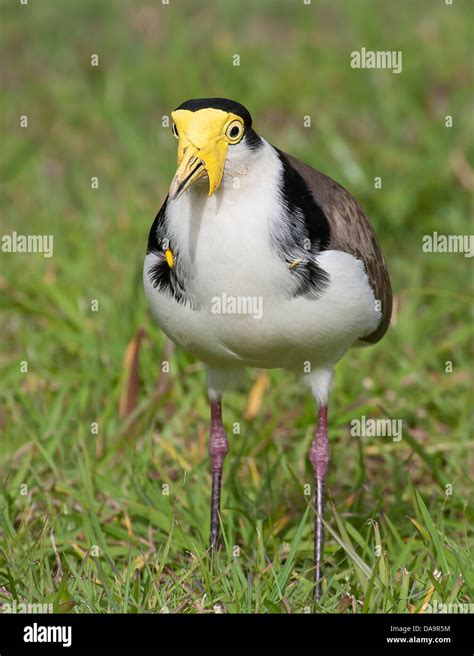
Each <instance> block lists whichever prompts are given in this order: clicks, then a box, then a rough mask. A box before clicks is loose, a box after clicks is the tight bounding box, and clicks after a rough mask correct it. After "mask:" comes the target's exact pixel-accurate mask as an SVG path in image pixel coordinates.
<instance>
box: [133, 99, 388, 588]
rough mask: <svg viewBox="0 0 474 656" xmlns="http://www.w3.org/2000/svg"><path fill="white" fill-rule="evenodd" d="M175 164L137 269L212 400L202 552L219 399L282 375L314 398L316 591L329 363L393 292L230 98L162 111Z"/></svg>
mask: <svg viewBox="0 0 474 656" xmlns="http://www.w3.org/2000/svg"><path fill="white" fill-rule="evenodd" d="M171 118H172V122H171V123H172V132H173V135H174V137H175V138H176V139H177V141H178V148H177V164H178V165H177V169H176V173H175V175H174V177H173V179H172V181H171V184H170V187H169V191H168V195H167V197H166V199H165V201H164V203H163V205H162V206H161V208H160V210H159V211H158V213H157V215H156V217H155V220H154V222H153V224H152V226H151V229H150V232H149V236H148V244H147V250H146V255H145V261H144V268H143V282H144V288H145V294H146V296H147V299H148V303H149V305H150V308H151V312H152V315H153V316H154V318H155V319H156V321H157V322H158V325H159V326H160V328H161V329H162V331H163V332H164V333H165V334H166V335H167V336H168V338H170V339H171V340H172V341H173V342H174V343H175V344H176V345H178V346H179V347H181V348H183V349H184V350H185V351H187V352H188V353H190V354H191V355H192V356H194V357H195V358H197V359H199V360H201V361H202V362H203V363H204V366H205V370H206V378H207V392H208V399H209V404H210V435H209V444H208V452H209V456H210V464H211V471H212V489H211V506H210V520H211V521H210V550H211V552H212V553H215V551H216V550H217V549H218V547H219V542H220V537H219V531H220V521H222V520H221V517H220V496H221V481H222V473H223V466H224V460H225V457H226V455H227V453H228V452H229V443H228V439H227V435H226V431H225V428H224V424H223V419H222V399H223V395H224V393H225V392H227V391H228V390H230V389H232V388H234V387H235V386H238V385H239V384H240V381H241V380H242V377H243V376H244V377H245V371H246V370H248V369H249V368H250V369H253V368H257V369H259V370H261V369H283V370H285V371H286V372H288V374H296V375H297V377H298V379H299V380H301V381H302V384H306V385H307V386H308V387H309V389H310V390H311V392H312V395H313V398H314V401H315V404H316V407H317V427H316V432H315V436H314V440H313V441H312V444H311V448H310V452H309V460H310V462H311V465H312V469H313V473H314V494H313V495H312V503H313V508H314V568H313V571H314V587H313V590H314V596H315V599H316V600H317V601H319V600H320V599H321V596H322V594H323V579H324V576H323V549H324V497H325V483H326V476H327V471H328V465H329V442H328V401H329V395H330V391H331V388H332V385H333V379H334V369H335V365H336V364H337V363H338V362H339V360H340V359H341V358H342V357H343V355H344V354H345V353H346V352H347V351H348V350H349V349H350V348H351V347H354V346H363V345H370V344H374V343H376V342H378V341H379V340H380V339H381V338H382V337H383V335H384V334H385V332H386V331H387V328H388V326H389V323H390V317H391V310H392V291H391V284H390V278H389V273H388V269H387V265H386V261H385V259H384V256H383V253H382V251H381V248H380V245H379V242H378V240H377V238H376V236H375V232H374V230H373V228H372V226H371V224H370V223H369V220H368V218H367V216H366V215H365V213H364V211H363V210H362V208H361V206H360V204H359V203H358V202H357V201H356V199H355V198H354V197H353V196H352V195H351V194H350V193H349V192H348V191H347V190H346V189H345V188H344V187H343V186H341V185H340V184H338V183H337V182H336V181H335V180H333V179H332V178H330V177H328V176H327V175H325V174H323V173H321V172H319V171H317V170H315V169H313V168H312V167H311V166H309V165H308V164H305V163H303V162H301V161H299V160H298V159H297V158H295V157H293V156H292V155H289V154H287V153H285V152H284V151H282V150H280V149H279V148H277V147H275V146H273V145H272V144H271V143H270V142H269V141H267V140H266V139H265V138H264V137H262V136H260V135H259V134H257V132H256V131H255V130H254V129H253V127H252V117H251V115H250V113H249V111H248V110H247V109H246V108H245V107H244V106H243V105H242V104H240V103H239V102H237V101H233V100H229V99H226V98H198V99H191V100H187V101H186V102H184V103H182V104H181V105H179V107H177V108H176V109H175V110H174V111H173V112H171Z"/></svg>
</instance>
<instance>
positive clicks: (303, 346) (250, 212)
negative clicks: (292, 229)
mask: <svg viewBox="0 0 474 656" xmlns="http://www.w3.org/2000/svg"><path fill="white" fill-rule="evenodd" d="M281 176H282V167H281V163H280V160H279V158H278V155H277V153H276V152H275V150H274V149H273V148H272V147H271V146H270V145H268V144H266V143H265V145H264V147H263V148H260V149H258V150H257V151H255V154H254V156H253V159H252V160H251V161H250V162H249V164H248V166H247V170H246V171H245V173H244V174H242V175H237V176H235V177H232V176H229V175H226V176H224V179H223V183H222V184H221V186H220V188H219V189H218V190H217V192H216V193H215V194H214V195H213V196H211V197H208V196H207V194H206V190H205V189H204V188H202V187H201V188H198V187H191V188H190V189H189V190H188V191H187V192H185V193H184V194H183V196H181V197H180V198H179V199H178V200H177V201H176V202H175V203H170V204H168V208H167V217H168V221H169V230H170V240H171V243H173V244H175V248H176V252H177V257H180V258H185V260H186V265H187V270H188V271H189V273H190V275H189V279H188V280H186V290H187V293H188V294H189V295H190V297H191V299H192V307H190V306H189V305H183V304H179V303H177V302H176V301H175V300H173V299H172V298H171V297H169V296H168V295H167V294H165V293H160V292H158V291H157V290H156V289H155V288H154V287H153V286H152V285H151V283H150V280H149V278H148V275H147V272H148V269H149V268H150V266H151V265H152V264H153V263H154V261H155V260H156V256H155V255H153V254H148V255H147V257H146V259H145V268H144V284H145V291H146V294H147V296H148V299H149V302H150V304H151V307H152V310H153V313H154V315H155V316H156V318H157V320H158V323H159V324H160V326H161V328H162V329H163V330H164V332H165V333H166V334H167V335H168V336H169V337H170V338H171V339H172V340H173V341H175V342H176V343H178V344H180V345H181V346H183V347H184V348H185V349H187V350H188V351H190V352H191V353H193V354H194V355H195V356H197V357H198V358H200V359H202V360H204V361H205V362H207V363H209V364H211V365H216V366H225V365H226V364H234V365H238V364H242V365H243V366H247V365H249V366H258V367H268V368H273V367H286V368H289V369H293V370H296V371H301V367H302V366H303V363H304V362H308V361H309V362H311V363H312V366H313V367H319V366H322V365H326V364H334V363H335V362H336V361H337V360H338V359H339V358H340V357H341V356H342V354H343V353H344V351H345V350H347V348H349V346H350V345H351V344H352V343H353V342H354V341H355V340H357V339H358V338H359V337H360V336H362V335H364V334H368V333H369V332H370V331H371V330H373V329H374V328H375V327H376V326H377V324H378V322H379V321H380V313H379V312H378V311H377V310H376V307H375V300H374V296H373V293H372V291H371V289H370V286H369V284H368V281H367V277H366V275H365V272H364V269H363V266H362V263H361V262H359V261H357V260H356V259H355V258H354V257H352V256H351V255H349V254H347V253H341V252H337V251H325V252H323V253H321V254H320V255H319V257H318V263H319V265H320V266H321V267H322V268H323V269H324V270H326V271H327V272H328V273H329V275H330V277H331V282H330V285H329V287H328V289H327V290H326V291H325V292H324V294H323V295H322V296H321V297H320V298H319V299H317V300H315V299H308V298H305V297H298V298H291V297H290V296H291V294H290V292H291V288H292V284H293V282H292V278H291V275H290V272H289V270H288V265H287V263H286V262H284V261H283V260H282V259H280V258H279V257H277V256H276V254H275V253H274V252H273V251H272V244H271V239H270V227H269V226H270V224H271V221H272V220H273V221H274V220H275V219H276V217H278V216H279V213H280V209H281V206H280V204H279V198H278V191H277V190H278V188H279V186H280V180H281ZM237 185H239V186H237Z"/></svg>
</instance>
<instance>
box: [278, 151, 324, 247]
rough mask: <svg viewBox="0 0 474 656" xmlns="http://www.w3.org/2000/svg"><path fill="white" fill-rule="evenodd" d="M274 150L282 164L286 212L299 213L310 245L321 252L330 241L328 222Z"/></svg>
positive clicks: (281, 157) (287, 163)
mask: <svg viewBox="0 0 474 656" xmlns="http://www.w3.org/2000/svg"><path fill="white" fill-rule="evenodd" d="M275 150H276V151H277V153H278V155H279V157H280V161H281V163H282V164H283V201H284V203H285V204H286V206H287V208H288V212H289V214H290V216H293V215H294V214H296V213H297V212H298V211H299V212H301V214H302V215H303V218H304V222H305V227H306V232H307V236H308V237H309V239H310V240H311V244H314V246H315V247H316V248H317V250H318V251H322V250H324V249H325V248H327V246H328V244H329V241H330V239H331V230H330V228H329V221H328V220H327V217H326V215H325V213H324V211H323V209H322V208H321V207H320V206H319V205H318V204H317V202H316V201H315V199H314V196H313V194H312V193H311V191H310V189H309V188H308V185H307V184H306V182H305V181H304V180H303V178H302V177H301V175H300V174H299V173H298V171H296V169H294V168H293V167H292V166H291V164H290V162H289V161H288V159H287V158H286V157H285V154H284V153H282V152H281V150H278V148H276V149H275Z"/></svg>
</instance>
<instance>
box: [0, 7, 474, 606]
mask: <svg viewBox="0 0 474 656" xmlns="http://www.w3.org/2000/svg"><path fill="white" fill-rule="evenodd" d="M1 14H2V30H1V35H0V36H1V46H2V61H3V62H8V65H5V63H4V66H3V69H4V70H3V74H4V85H3V86H4V89H5V90H6V94H4V96H3V99H2V119H3V124H4V126H5V128H6V129H5V133H6V134H5V138H4V139H3V143H2V154H3V158H2V160H3V167H2V168H3V170H2V180H4V182H5V184H4V185H3V188H2V195H1V199H0V202H1V215H2V219H1V222H2V223H1V232H2V233H3V234H10V233H11V232H12V231H13V230H16V231H17V232H19V233H27V234H52V235H54V248H55V251H54V257H52V258H51V259H45V258H43V257H42V256H41V255H14V254H5V253H0V263H1V268H0V323H1V333H2V341H1V352H0V366H1V369H2V375H1V380H0V431H1V438H0V439H1V445H2V447H1V453H0V479H1V486H0V488H1V489H0V603H4V602H11V601H12V599H16V600H17V601H18V602H21V601H23V602H29V603H38V602H43V603H53V604H54V608H55V609H56V610H58V611H63V612H69V611H72V612H112V611H123V612H130V613H134V612H135V613H136V612H166V610H169V612H183V613H191V612H216V610H220V609H222V610H224V611H225V612H243V613H247V612H249V613H267V612H291V613H298V612H308V611H310V610H312V609H313V608H312V571H311V567H312V562H311V559H312V523H313V522H312V518H313V511H312V509H311V506H310V497H309V496H307V495H305V491H307V490H305V485H309V486H311V485H312V472H311V466H310V463H309V461H308V451H309V447H310V443H311V439H312V434H313V431H314V424H315V408H314V406H313V402H312V400H311V398H310V397H309V395H308V394H307V392H306V390H305V389H304V388H302V387H301V386H300V385H298V384H297V383H296V382H295V381H293V380H291V379H289V378H288V376H286V375H284V374H283V373H281V372H272V373H271V374H270V381H271V386H270V389H269V390H268V391H267V392H266V393H265V395H264V398H263V400H262V403H261V406H260V410H259V412H258V413H257V415H256V416H255V417H254V418H253V419H245V418H244V411H245V407H246V403H247V397H248V389H249V388H247V389H246V390H245V389H244V390H243V391H242V392H239V393H233V394H230V395H229V396H228V397H227V398H226V399H225V404H224V420H225V423H226V426H227V427H228V430H229V433H230V443H231V452H230V455H229V456H228V458H227V460H226V464H225V470H224V489H223V500H222V508H223V516H222V519H223V526H222V529H223V534H224V539H225V544H224V547H223V549H222V552H221V553H220V554H219V556H218V557H217V558H216V559H215V560H214V562H212V561H211V558H210V556H209V555H208V554H207V552H206V546H207V539H208V523H209V515H208V513H209V508H208V503H209V490H210V473H209V463H208V457H207V430H208V408H207V401H206V392H205V376H204V371H203V367H202V365H201V364H200V363H198V362H195V361H193V360H192V359H191V358H190V357H188V356H187V355H186V354H185V353H183V352H181V351H179V350H172V349H170V348H169V346H167V345H166V342H165V339H164V337H163V335H162V334H161V333H160V331H159V329H158V328H157V327H156V326H155V325H154V324H153V323H152V321H151V318H150V315H149V312H148V308H147V304H146V300H145V297H144V293H143V290H142V283H141V268H142V261H143V255H144V250H145V245H146V239H147V235H148V230H149V227H150V225H151V222H152V219H153V216H154V214H155V212H156V211H157V209H158V208H159V206H160V205H161V202H162V200H163V198H164V196H165V194H166V190H167V186H168V185H169V182H170V180H171V176H172V174H173V169H174V166H175V147H176V142H175V141H174V140H173V138H172V137H171V135H170V131H169V130H168V129H163V128H162V127H161V123H162V116H164V115H167V114H169V112H170V110H171V109H173V108H174V107H175V106H177V105H178V104H179V103H180V102H182V101H183V100H185V99H187V98H190V97H197V96H207V95H223V96H227V97H231V98H235V99H237V100H239V101H241V102H243V103H244V104H245V105H246V106H248V107H249V108H250V109H251V111H252V113H253V116H254V124H255V127H256V130H257V131H258V132H260V133H261V134H263V135H264V136H265V137H267V138H268V139H269V140H270V141H271V142H273V143H275V144H276V145H278V146H279V147H281V148H283V149H284V150H286V151H289V152H291V153H293V154H295V155H297V156H299V157H300V158H301V159H304V160H306V161H308V162H309V163H310V164H312V165H313V166H315V167H317V168H319V169H321V170H323V171H325V172H326V173H328V174H329V175H332V176H333V177H335V178H336V179H337V180H339V181H340V182H341V183H342V184H345V185H346V186H348V187H349V189H350V190H351V191H352V192H353V193H354V194H355V196H356V197H357V198H359V199H360V200H361V202H362V204H363V205H364V207H365V208H366V210H367V213H368V215H369V217H371V220H372V221H373V223H374V225H375V226H376V228H377V233H378V235H379V238H380V241H381V243H382V244H383V247H384V250H385V252H386V255H387V259H388V261H389V266H390V271H391V275H392V282H393V287H394V291H395V295H396V308H397V312H396V322H395V324H394V325H393V326H392V327H391V329H390V331H389V333H388V334H387V336H386V337H385V338H384V340H383V341H382V342H381V343H380V344H379V345H377V346H375V347H373V348H370V349H363V350H357V351H354V352H353V353H349V354H348V355H347V356H346V358H345V359H344V361H343V362H341V364H340V365H339V366H338V369H337V376H336V385H335V389H334V393H333V396H332V401H331V406H330V418H329V429H330V440H331V458H332V459H331V464H330V473H329V479H328V496H329V501H328V505H327V514H326V521H327V531H326V533H327V543H326V551H325V572H326V580H325V586H324V596H323V599H322V601H321V605H320V606H319V607H318V608H317V609H316V610H318V611H321V612H346V613H354V612H358V613H360V612H419V611H420V610H421V609H422V606H423V603H424V601H426V600H428V599H430V600H431V601H435V600H436V601H438V602H439V603H468V602H469V601H472V598H471V595H472V589H473V586H474V576H473V573H472V565H471V563H472V534H471V533H470V531H471V528H470V527H472V522H473V517H472V512H471V511H470V510H469V507H468V500H469V498H471V500H472V482H471V478H472V465H473V457H472V453H473V450H472V444H473V443H472V440H471V436H472V432H471V423H470V419H471V417H470V405H471V402H472V396H471V395H470V393H472V387H471V381H470V360H471V358H472V350H471V344H472V315H471V314H470V301H471V297H472V287H473V285H472V263H471V262H472V261H471V260H470V259H469V258H465V257H464V256H463V255H462V254H427V253H423V251H422V248H421V245H422V237H423V235H425V234H431V233H432V232H433V231H435V230H436V231H438V232H439V233H448V234H468V233H469V224H468V218H467V217H468V214H469V191H472V170H471V171H470V169H469V164H467V162H468V160H469V157H470V156H471V155H472V140H471V139H470V136H469V109H470V107H469V93H468V88H469V82H471V83H472V78H471V77H470V74H469V66H470V61H469V60H470V57H471V56H472V46H470V45H469V39H470V36H472V34H471V35H470V34H469V22H470V20H471V19H472V14H473V9H472V3H470V2H467V1H464V2H463V1H462V0H456V2H455V3H454V5H453V6H452V7H449V6H445V5H444V3H443V2H441V1H440V2H432V1H425V0H418V1H417V2H409V1H407V2H384V3H381V2H376V1H375V0H352V1H351V2H343V1H342V0H340V1H339V2H331V3H330V2H318V1H317V0H313V3H312V5H311V6H310V7H308V6H305V5H304V4H303V2H296V1H295V2H282V3H279V2H269V1H266V2H265V1H263V0H261V1H260V2H258V3H254V2H250V0H249V1H246V2H230V1H229V0H227V1H225V2H224V1H223V2H206V3H203V2H194V1H192V0H186V2H184V1H183V0H181V1H179V0H171V3H170V5H169V6H162V5H161V3H159V2H146V1H143V0H141V1H139V2H131V1H130V2H125V1H119V0H117V1H115V0H114V1H113V2H112V1H111V0H108V1H103V2H101V3H100V6H98V3H97V2H91V1H88V0H72V1H71V2H67V3H66V2H63V3H61V2H59V0H55V1H53V0H45V1H44V2H41V3H38V2H30V3H29V5H28V6H26V7H24V6H20V4H19V2H17V3H15V2H6V0H2V2H1ZM471 32H472V30H471ZM470 42H471V43H472V39H471V41H470ZM362 46H365V47H367V48H372V49H382V50H388V49H401V50H402V51H403V57H404V60H403V61H404V69H403V72H402V73H401V74H400V75H394V74H392V73H391V72H390V71H369V70H365V71H355V70H352V69H351V68H350V66H349V61H350V60H349V56H350V52H351V51H352V50H355V49H360V48H361V47H362ZM92 53H97V54H99V57H100V60H99V61H100V66H99V67H98V68H93V67H91V66H90V56H91V54H92ZM236 53H237V54H240V57H241V65H240V67H234V66H232V56H233V55H234V54H236ZM22 114H27V115H28V118H29V127H28V129H22V128H20V127H19V116H20V115H22ZM447 114H451V115H453V117H454V125H453V127H452V128H450V129H448V128H445V127H444V120H445V116H446V115H447ZM305 115H310V116H311V117H312V127H311V128H310V129H305V128H304V127H303V117H304V116H305ZM471 128H472V125H471ZM471 134H472V130H471ZM469 172H470V173H469ZM469 175H470V176H471V177H469ZM93 176H98V177H99V189H97V190H93V189H91V187H90V180H91V177H93ZM376 176H381V177H382V180H383V187H382V189H374V183H373V180H374V177H376ZM94 300H97V301H98V303H99V305H98V311H92V310H91V303H92V302H93V301H94ZM140 328H143V329H144V330H145V331H146V335H145V337H144V338H143V341H142V343H141V349H140V361H139V387H138V392H137V398H136V403H134V404H133V405H134V407H135V409H134V411H133V414H132V416H131V417H128V418H124V417H120V414H119V405H120V399H121V398H122V399H123V398H124V395H125V394H126V392H127V389H128V387H127V386H128V381H129V369H128V367H127V366H125V365H124V356H125V352H126V349H127V345H128V344H129V343H130V341H131V340H132V339H133V338H134V336H135V335H136V333H137V331H138V330H139V329H140ZM163 359H166V360H169V362H170V373H169V374H163V373H161V362H162V360H163ZM447 361H450V362H452V373H447V372H446V364H445V363H446V362H447ZM23 362H26V363H27V372H26V373H25V372H24V366H23V367H22V363H23ZM255 375H256V374H255V373H251V374H250V380H249V387H250V385H251V382H252V379H254V378H255ZM362 415H366V416H367V417H389V418H395V419H402V420H403V439H402V440H401V441H400V442H393V441H391V440H390V439H388V438H365V439H358V438H354V437H352V436H351V434H350V422H351V420H352V419H354V418H358V417H361V416H362ZM94 422H97V423H98V434H95V433H96V432H97V431H94V427H93V426H92V425H93V424H94ZM234 422H239V425H240V434H238V435H233V434H232V426H233V424H234ZM91 426H92V428H91ZM25 485H26V488H25V487H22V486H25ZM447 485H452V494H446V491H448V492H450V491H451V488H449V487H448V488H446V486H447ZM164 486H169V494H164V492H166V491H167V488H166V487H164ZM52 531H53V535H54V543H55V545H56V551H57V555H56V554H55V549H54V548H53V543H52V540H51V532H52ZM58 561H59V562H60V568H58Z"/></svg>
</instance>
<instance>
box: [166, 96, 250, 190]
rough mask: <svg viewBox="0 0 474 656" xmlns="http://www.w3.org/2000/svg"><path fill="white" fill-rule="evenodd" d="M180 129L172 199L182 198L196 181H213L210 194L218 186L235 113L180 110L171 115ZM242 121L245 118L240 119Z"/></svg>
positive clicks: (213, 110) (171, 188) (214, 110)
mask: <svg viewBox="0 0 474 656" xmlns="http://www.w3.org/2000/svg"><path fill="white" fill-rule="evenodd" d="M171 116H172V118H173V121H174V123H175V125H176V128H177V131H178V139H179V145H178V168H177V170H176V174H175V176H174V178H173V180H172V182H171V185H170V189H169V198H170V200H172V201H173V200H176V199H178V198H179V197H180V196H181V195H182V194H183V193H184V192H185V191H186V189H188V188H189V187H190V186H191V185H192V184H193V183H195V182H197V181H198V180H202V179H204V178H206V177H207V178H208V180H209V192H208V193H209V196H212V194H213V193H214V192H215V191H216V189H218V187H219V185H220V183H221V181H222V176H223V175H224V166H225V160H226V156H227V148H228V147H229V142H228V140H227V138H226V136H225V130H226V127H227V125H228V124H229V122H230V121H232V120H235V118H240V117H236V116H235V115H234V114H229V113H228V112H224V111H222V110H220V109H213V108H207V109H201V110H199V111H197V112H191V111H189V110H187V109H178V110H176V111H175V112H172V114H171ZM240 120H241V119H240Z"/></svg>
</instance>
